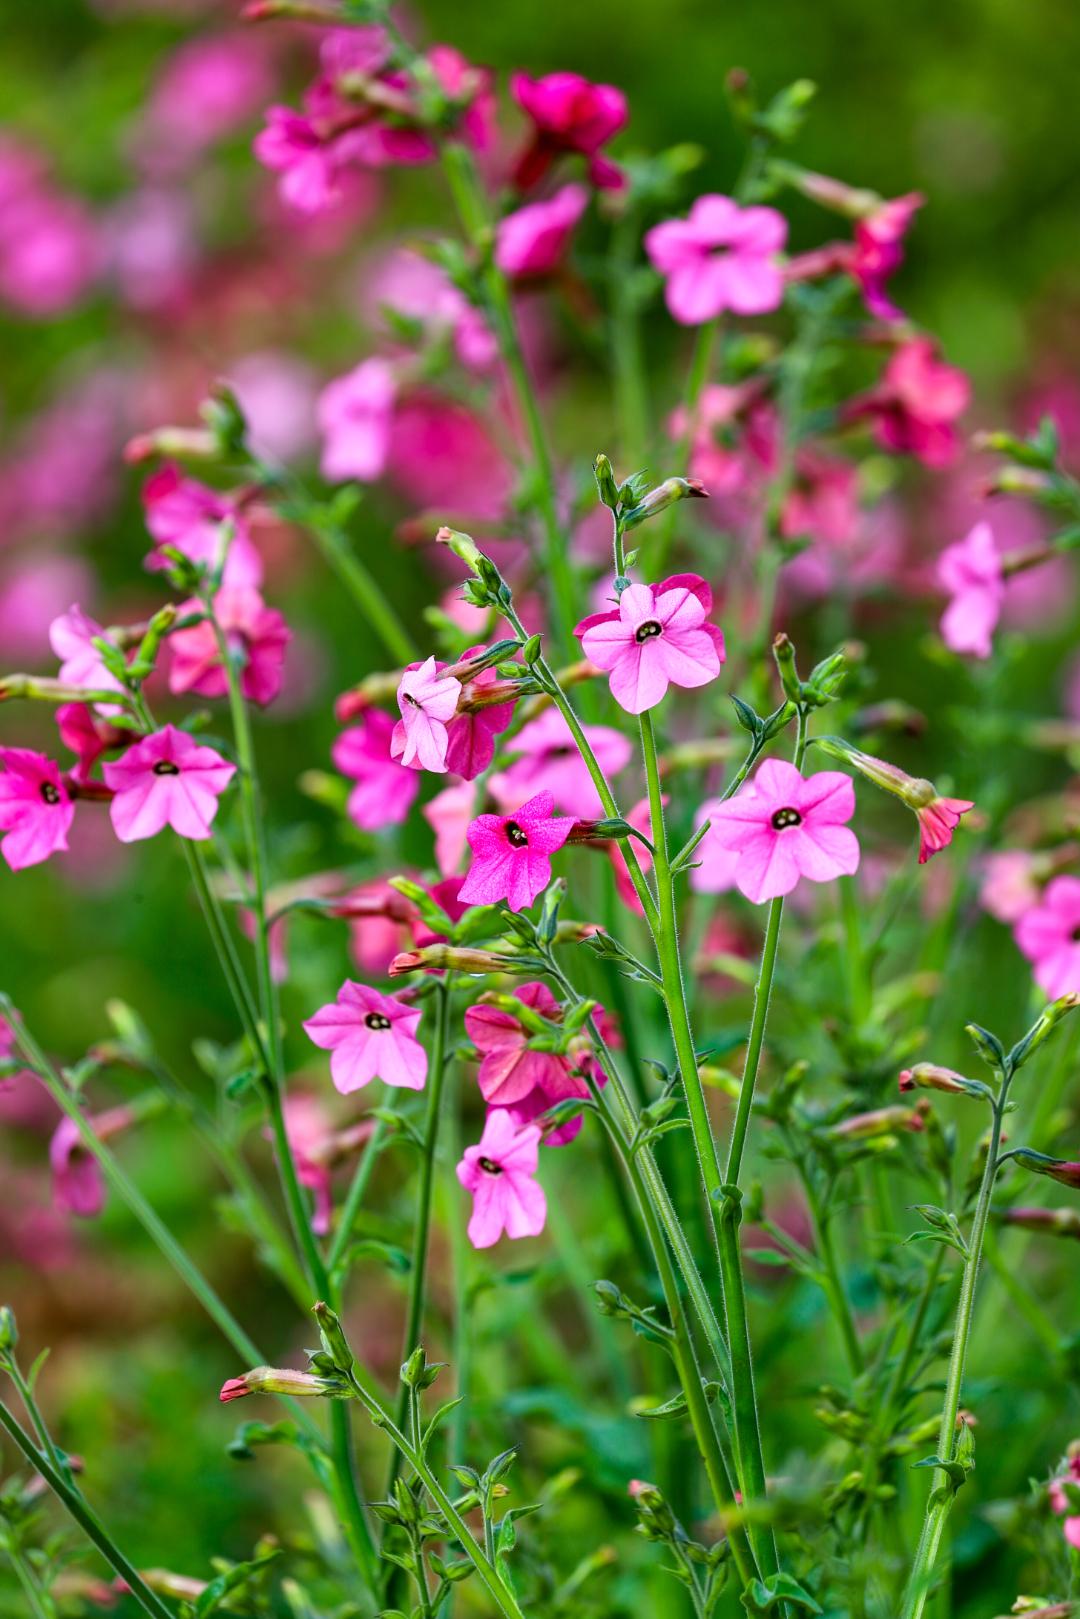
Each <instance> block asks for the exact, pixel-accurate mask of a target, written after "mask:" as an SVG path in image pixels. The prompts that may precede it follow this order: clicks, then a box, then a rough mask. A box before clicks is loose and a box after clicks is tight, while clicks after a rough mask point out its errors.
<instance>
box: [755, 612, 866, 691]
mask: <svg viewBox="0 0 1080 1619" xmlns="http://www.w3.org/2000/svg"><path fill="white" fill-rule="evenodd" d="M863 655H864V649H863V647H862V646H861V645H860V644H859V643H857V642H850V643H849V644H848V645H847V646H842V647H839V648H838V649H837V651H835V652H831V653H830V654H829V656H828V657H827V658H822V659H821V662H820V663H816V664H815V665H814V667H813V669H811V671H810V675H809V678H808V679H806V680H801V679H800V678H799V671H798V669H797V668H796V667H795V647H794V645H793V644H792V642H791V639H790V637H789V636H787V635H785V634H784V633H783V631H781V633H780V634H779V635H777V636H776V637H775V639H774V640H773V657H774V659H775V660H776V667H777V670H778V672H779V675H780V684H781V686H782V687H783V689H784V696H785V697H786V698H787V699H788V702H790V703H794V704H795V706H796V707H797V708H799V709H801V710H806V709H808V708H824V707H825V705H826V704H827V703H831V702H833V701H834V699H835V698H837V697H838V696H839V694H840V688H841V687H842V686H843V684H844V681H845V680H846V679H847V677H848V675H849V674H850V673H851V671H852V669H854V668H855V667H856V666H857V665H858V664H859V663H861V662H862V659H863Z"/></svg>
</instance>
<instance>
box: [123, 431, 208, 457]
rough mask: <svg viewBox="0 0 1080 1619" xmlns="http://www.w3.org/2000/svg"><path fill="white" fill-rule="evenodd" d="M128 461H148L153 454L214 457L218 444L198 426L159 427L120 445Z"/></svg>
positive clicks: (139, 434)
mask: <svg viewBox="0 0 1080 1619" xmlns="http://www.w3.org/2000/svg"><path fill="white" fill-rule="evenodd" d="M123 453H124V460H125V461H127V462H128V463H129V464H134V463H137V462H140V461H149V460H151V459H152V458H153V457H154V456H155V455H161V456H165V457H168V458H171V457H174V456H175V457H179V458H180V459H181V460H187V461H217V460H218V459H219V457H220V447H219V445H218V441H217V439H216V438H215V436H214V434H213V433H210V432H207V430H206V429H205V428H201V427H159V428H158V429H157V430H156V431H155V432H153V433H138V434H136V436H135V437H134V438H130V439H128V441H127V443H126V444H125V445H124V452H123Z"/></svg>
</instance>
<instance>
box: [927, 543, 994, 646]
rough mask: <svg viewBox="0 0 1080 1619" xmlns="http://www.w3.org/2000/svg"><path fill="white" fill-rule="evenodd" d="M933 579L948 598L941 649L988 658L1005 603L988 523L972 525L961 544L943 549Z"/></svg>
mask: <svg viewBox="0 0 1080 1619" xmlns="http://www.w3.org/2000/svg"><path fill="white" fill-rule="evenodd" d="M937 577H938V582H939V584H941V585H942V587H943V588H944V589H945V590H947V591H948V592H949V595H950V597H951V600H950V602H949V605H948V607H946V609H945V612H944V614H943V615H942V619H941V638H942V640H943V641H944V642H945V645H946V646H947V647H948V648H949V649H950V651H952V652H961V653H967V654H969V655H970V656H971V657H974V658H988V657H989V656H990V653H991V652H992V650H993V642H992V636H993V633H994V629H995V627H996V625H997V621H998V619H999V618H1000V616H1001V606H1002V603H1003V601H1004V600H1005V577H1004V574H1003V572H1002V568H1001V557H1000V555H999V553H998V548H997V545H996V544H995V542H994V531H993V529H992V528H991V527H990V524H989V523H976V524H975V526H974V528H972V529H970V530H969V532H968V533H967V534H966V535H965V536H964V538H963V539H962V540H958V541H957V543H956V544H955V545H949V546H946V548H945V550H944V551H942V553H941V555H940V556H939V557H938V561H937Z"/></svg>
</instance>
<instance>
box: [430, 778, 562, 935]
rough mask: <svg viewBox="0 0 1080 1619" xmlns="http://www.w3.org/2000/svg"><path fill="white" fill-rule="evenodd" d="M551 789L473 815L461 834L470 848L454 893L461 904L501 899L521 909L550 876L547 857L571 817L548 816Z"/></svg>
mask: <svg viewBox="0 0 1080 1619" xmlns="http://www.w3.org/2000/svg"><path fill="white" fill-rule="evenodd" d="M554 805H555V800H554V798H553V796H552V794H551V793H549V792H543V793H537V794H536V796H535V798H530V799H528V800H527V801H526V802H525V803H524V804H522V805H520V806H519V808H518V809H516V810H514V811H513V812H512V813H511V814H510V815H478V816H477V817H476V819H475V821H473V822H471V824H470V826H469V830H468V833H467V837H468V841H469V847H470V849H471V850H472V852H473V860H472V864H471V865H470V867H469V872H468V876H467V877H466V878H465V881H464V882H463V883H462V885H461V889H460V892H459V895H458V898H459V899H460V900H461V902H462V904H464V905H496V904H498V902H499V900H501V899H504V900H505V901H506V903H507V904H508V905H509V907H510V909H511V910H512V911H523V910H525V909H526V908H527V907H528V906H529V905H531V904H532V902H533V900H534V899H535V898H536V896H537V895H538V894H540V893H542V892H543V891H544V889H545V888H546V887H547V885H548V883H549V882H550V881H551V858H550V857H551V856H552V855H553V854H554V853H555V851H556V850H557V849H561V848H562V846H563V844H564V843H565V842H566V840H567V838H568V837H569V836H570V833H571V831H572V829H573V825H574V821H573V817H572V816H569V815H553V814H552V810H553V808H554Z"/></svg>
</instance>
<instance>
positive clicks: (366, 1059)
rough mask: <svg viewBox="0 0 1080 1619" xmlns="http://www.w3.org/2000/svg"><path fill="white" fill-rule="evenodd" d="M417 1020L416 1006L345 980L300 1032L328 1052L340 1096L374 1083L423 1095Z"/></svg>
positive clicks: (423, 1070)
mask: <svg viewBox="0 0 1080 1619" xmlns="http://www.w3.org/2000/svg"><path fill="white" fill-rule="evenodd" d="M420 1017H421V1011H420V1008H419V1007H418V1006H407V1005H406V1004H405V1003H404V1002H403V1001H400V1000H399V999H398V998H397V996H395V995H382V994H380V992H379V991H378V990H377V989H371V988H369V986H368V985H367V984H358V983H356V982H355V981H354V980H353V979H351V978H349V979H346V981H345V983H344V984H342V986H341V988H340V989H339V990H338V993H337V999H336V1000H335V1001H333V1002H332V1003H331V1004H330V1005H329V1006H323V1007H320V1008H319V1010H318V1011H317V1012H316V1013H315V1014H314V1015H313V1016H312V1017H310V1018H308V1019H307V1021H306V1022H305V1024H304V1028H305V1030H306V1031H307V1034H308V1036H309V1038H310V1039H311V1040H312V1041H313V1042H314V1043H315V1045H317V1046H318V1047H319V1049H320V1050H321V1051H329V1052H330V1077H331V1079H332V1080H333V1082H334V1085H335V1087H336V1089H337V1090H339V1091H341V1093H342V1094H343V1095H348V1094H349V1092H350V1091H358V1090H360V1089H361V1087H362V1086H364V1085H367V1084H369V1083H370V1081H371V1080H373V1079H381V1080H382V1081H383V1082H384V1084H387V1085H394V1086H398V1087H401V1088H403V1089H405V1090H410V1091H422V1090H423V1088H424V1083H425V1081H426V1079H427V1069H428V1059H427V1052H426V1051H425V1050H424V1048H423V1046H422V1045H421V1044H420V1042H419V1040H418V1039H417V1038H416V1030H417V1027H418V1025H419V1023H420Z"/></svg>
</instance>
